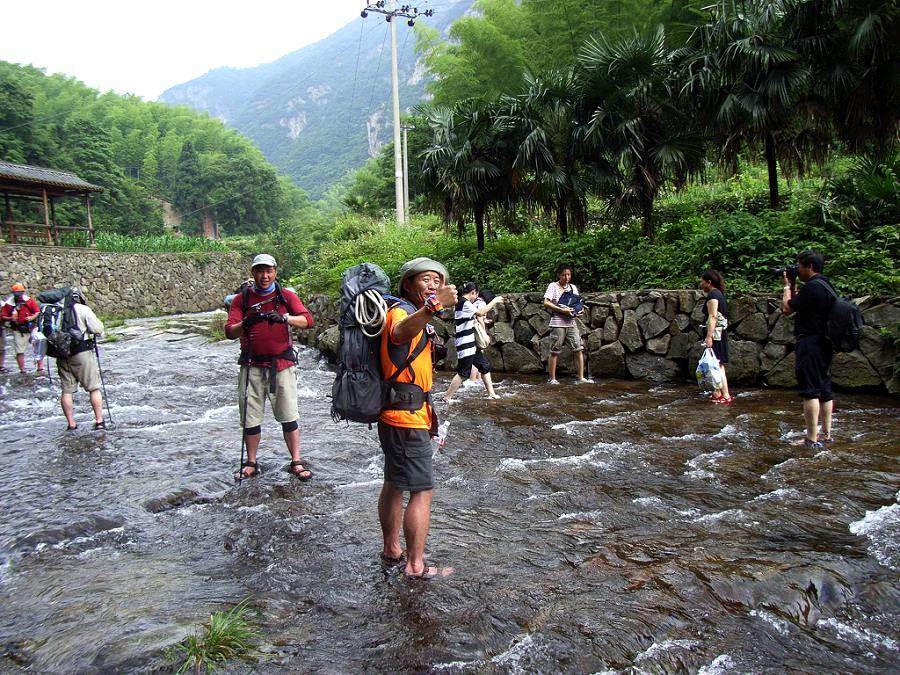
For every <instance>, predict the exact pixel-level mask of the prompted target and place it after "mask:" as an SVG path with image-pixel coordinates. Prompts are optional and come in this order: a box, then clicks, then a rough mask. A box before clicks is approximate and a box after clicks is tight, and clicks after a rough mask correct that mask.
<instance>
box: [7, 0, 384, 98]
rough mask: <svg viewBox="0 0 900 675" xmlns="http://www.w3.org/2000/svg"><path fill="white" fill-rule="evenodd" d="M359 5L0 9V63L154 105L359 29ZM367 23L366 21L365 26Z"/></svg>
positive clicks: (168, 1) (102, 4)
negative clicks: (177, 89) (353, 26)
mask: <svg viewBox="0 0 900 675" xmlns="http://www.w3.org/2000/svg"><path fill="white" fill-rule="evenodd" d="M366 4H367V3H366V1H365V0H293V1H285V0H250V1H249V2H227V1H226V2H222V1H221V0H220V1H219V2H212V1H210V0H150V1H147V0H144V1H143V2H134V1H133V0H132V1H129V0H115V1H113V0H88V1H86V2H73V1H72V0H66V1H61V0H45V1H44V2H36V3H31V2H14V1H13V0H7V1H6V2H3V7H2V9H0V24H2V31H0V60H3V61H11V62H13V63H25V64H27V63H30V64H32V65H33V66H36V67H39V68H46V69H47V72H48V73H65V74H66V75H72V76H74V77H76V78H78V79H79V80H81V81H82V82H84V83H85V84H87V85H88V86H90V87H93V88H95V89H99V90H100V91H101V92H105V91H108V90H110V89H112V90H113V91H115V92H117V93H120V94H126V93H131V94H136V95H138V96H141V97H143V98H144V99H145V100H148V101H153V100H156V99H157V98H158V97H159V95H160V94H161V93H162V92H163V91H165V90H166V89H168V88H169V87H171V86H174V85H176V84H180V83H182V82H186V81H187V80H191V79H193V78H195V77H199V76H200V75H203V74H204V73H205V72H207V71H208V70H212V69H213V68H218V67H221V66H232V67H236V68H243V67H248V66H256V65H259V64H262V63H268V62H270V61H274V60H275V59H277V58H278V57H280V56H284V55H285V54H288V53H290V52H292V51H294V50H296V49H300V48H301V47H304V46H306V45H308V44H312V43H313V42H317V41H318V40H321V39H322V38H324V37H327V36H328V35H330V34H331V33H333V32H334V31H336V30H338V29H339V28H341V27H343V26H344V25H346V24H347V23H350V22H351V21H362V20H363V19H361V18H360V16H359V13H360V11H361V10H362V9H363V8H364V7H365V6H366ZM367 21H372V18H370V19H367Z"/></svg>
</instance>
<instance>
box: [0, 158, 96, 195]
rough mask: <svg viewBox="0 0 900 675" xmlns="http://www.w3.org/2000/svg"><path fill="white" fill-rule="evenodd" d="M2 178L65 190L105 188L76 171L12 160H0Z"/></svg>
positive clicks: (79, 190)
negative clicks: (13, 161)
mask: <svg viewBox="0 0 900 675" xmlns="http://www.w3.org/2000/svg"><path fill="white" fill-rule="evenodd" d="M0 179H8V180H13V181H17V182H22V183H30V184H34V185H45V186H50V187H55V188H62V189H64V190H76V191H78V192H103V188H102V187H100V186H99V185H94V184H92V183H88V182H87V181H86V180H82V179H81V178H79V177H78V176H76V175H75V174H74V173H69V172H68V171H59V170H58V169H45V168H43V167H40V166H30V165H28V164H13V163H12V162H2V161H0Z"/></svg>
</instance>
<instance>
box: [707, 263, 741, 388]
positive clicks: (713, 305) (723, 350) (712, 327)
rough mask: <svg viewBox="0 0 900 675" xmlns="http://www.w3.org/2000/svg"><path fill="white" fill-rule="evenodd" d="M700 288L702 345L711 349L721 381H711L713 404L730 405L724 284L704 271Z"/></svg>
mask: <svg viewBox="0 0 900 675" xmlns="http://www.w3.org/2000/svg"><path fill="white" fill-rule="evenodd" d="M700 288H701V290H702V291H703V292H704V293H706V303H705V304H704V305H703V315H704V316H705V317H706V323H705V324H703V326H702V327H704V328H705V329H706V337H705V338H704V340H703V343H704V344H705V345H706V347H707V350H709V349H711V350H712V353H713V354H714V355H715V358H716V360H718V362H719V370H720V371H721V381H720V382H715V379H714V380H713V393H712V397H711V398H712V401H713V403H723V404H727V403H731V402H732V401H734V397H733V396H732V395H731V392H730V391H728V376H727V375H726V373H725V364H726V363H728V303H727V302H726V301H725V282H724V281H723V280H722V275H721V274H719V273H718V272H717V271H716V270H706V271H705V272H703V274H701V275H700Z"/></svg>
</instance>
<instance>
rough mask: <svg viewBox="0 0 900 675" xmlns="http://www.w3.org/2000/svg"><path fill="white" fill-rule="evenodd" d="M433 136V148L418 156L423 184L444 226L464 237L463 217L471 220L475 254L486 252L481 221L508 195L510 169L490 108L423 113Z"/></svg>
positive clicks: (470, 105)
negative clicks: (436, 198) (439, 205)
mask: <svg viewBox="0 0 900 675" xmlns="http://www.w3.org/2000/svg"><path fill="white" fill-rule="evenodd" d="M420 112H421V113H422V114H424V116H425V120H426V124H427V125H428V126H429V128H431V130H432V132H433V134H434V141H433V143H432V144H431V145H430V146H429V147H428V148H426V149H425V151H424V152H423V153H422V154H421V158H422V172H423V179H424V180H425V182H426V185H427V188H426V189H428V190H429V191H431V192H432V193H436V194H439V195H440V196H441V198H442V201H443V217H444V221H445V222H448V223H449V222H450V221H452V220H456V221H457V223H458V226H459V228H460V234H463V232H464V225H463V220H462V218H463V215H464V213H466V212H468V211H471V213H472V215H473V217H474V219H475V236H476V239H477V242H478V250H479V251H483V250H484V217H485V213H486V212H487V209H488V206H489V205H490V204H491V203H492V202H494V201H498V200H500V199H502V197H503V195H504V194H505V193H506V192H507V187H506V186H507V184H508V175H509V174H508V172H507V171H504V170H503V169H502V168H501V167H502V166H503V165H504V164H508V163H509V162H508V161H504V159H503V156H502V152H501V150H502V147H503V141H502V138H500V134H499V130H498V128H497V126H496V125H495V124H494V119H493V114H492V112H493V111H492V110H491V108H490V106H488V105H486V104H482V103H478V102H475V101H471V100H467V101H463V102H460V103H458V104H456V105H455V106H454V107H453V108H444V107H434V108H421V109H420Z"/></svg>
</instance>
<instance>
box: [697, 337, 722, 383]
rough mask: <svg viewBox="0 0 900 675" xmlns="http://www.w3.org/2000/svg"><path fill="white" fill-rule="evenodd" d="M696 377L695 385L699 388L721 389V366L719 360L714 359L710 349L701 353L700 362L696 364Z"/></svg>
mask: <svg viewBox="0 0 900 675" xmlns="http://www.w3.org/2000/svg"><path fill="white" fill-rule="evenodd" d="M696 375H697V384H698V385H700V386H701V387H703V386H706V387H710V388H712V389H721V388H722V366H720V365H719V359H717V358H716V355H715V354H714V353H713V350H712V349H711V348H710V347H707V348H706V349H705V350H704V351H703V356H701V357H700V362H699V363H698V364H697V373H696Z"/></svg>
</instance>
